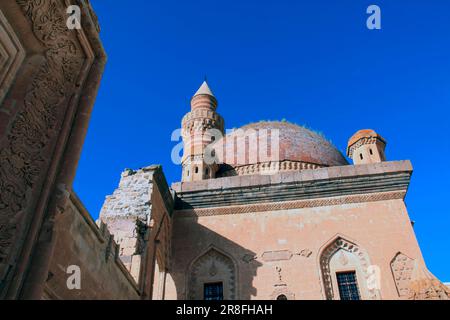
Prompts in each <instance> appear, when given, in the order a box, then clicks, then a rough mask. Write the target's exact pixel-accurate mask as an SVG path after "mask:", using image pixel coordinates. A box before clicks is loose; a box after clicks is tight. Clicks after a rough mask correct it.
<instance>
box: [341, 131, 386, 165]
mask: <svg viewBox="0 0 450 320" xmlns="http://www.w3.org/2000/svg"><path fill="white" fill-rule="evenodd" d="M385 148H386V140H384V139H383V137H382V136H380V135H379V134H378V133H376V132H375V131H373V130H370V129H365V130H359V131H358V132H356V133H355V134H354V135H353V136H352V137H351V138H350V140H349V141H348V147H347V156H348V157H350V158H352V160H353V164H365V163H376V162H382V161H386V156H385V154H384V149H385Z"/></svg>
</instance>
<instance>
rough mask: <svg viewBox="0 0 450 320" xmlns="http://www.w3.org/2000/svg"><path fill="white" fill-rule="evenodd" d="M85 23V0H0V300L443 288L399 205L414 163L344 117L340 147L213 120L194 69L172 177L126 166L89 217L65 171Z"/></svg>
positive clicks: (83, 81)
mask: <svg viewBox="0 0 450 320" xmlns="http://www.w3.org/2000/svg"><path fill="white" fill-rule="evenodd" d="M70 4H74V5H77V6H79V9H80V14H81V16H80V24H81V28H80V29H76V30H70V29H68V28H67V25H66V20H67V6H68V5H70ZM99 32H100V27H99V24H98V21H97V18H96V15H95V13H94V11H93V9H92V7H91V5H90V3H89V1H88V0H80V1H72V0H67V1H59V0H39V1H36V0H2V1H0V299H54V300H58V299H61V300H65V299H123V300H125V299H129V300H138V299H143V300H152V299H153V300H171V299H195V300H197V299H199V300H203V299H204V300H222V299H224V300H243V299H273V300H275V299H276V300H294V299H296V300H306V299H318V300H325V299H328V300H339V299H340V300H378V299H449V297H450V288H449V287H448V286H446V285H444V284H443V283H441V282H440V281H439V280H438V279H436V277H434V276H433V274H431V273H430V271H429V270H428V269H427V266H426V264H425V261H424V259H423V256H422V253H421V251H420V248H419V244H418V242H417V239H416V236H415V234H414V229H413V223H412V222H411V220H410V218H409V216H408V211H407V208H406V205H405V201H404V199H405V196H406V193H407V191H408V186H409V183H410V178H411V174H412V171H413V169H412V165H411V163H410V162H409V161H407V160H406V161H391V160H390V159H389V152H388V151H389V150H386V144H387V142H386V140H385V139H384V138H383V137H382V136H381V135H380V133H377V132H375V131H374V130H359V131H357V129H360V128H351V129H349V130H351V131H353V130H354V131H357V132H356V133H355V134H354V135H353V136H352V137H350V139H349V141H348V145H347V152H346V156H347V157H346V156H344V155H343V154H342V153H341V152H339V150H338V149H337V148H336V147H335V146H334V145H333V144H332V143H330V142H329V141H328V140H326V139H325V138H324V137H323V136H322V135H320V134H318V133H316V132H314V131H312V130H310V129H307V128H305V127H302V126H298V125H295V124H293V123H290V122H286V121H281V122H276V121H273V122H258V123H251V124H248V125H246V126H244V127H242V128H240V129H238V130H235V131H233V132H227V133H225V121H224V119H223V118H222V117H221V116H220V115H219V113H218V110H219V108H218V100H217V99H216V97H215V96H214V94H213V92H212V91H211V89H210V88H209V86H208V84H207V83H206V82H205V83H203V84H202V85H201V87H200V89H199V90H198V91H197V92H196V93H195V95H194V96H193V98H192V100H191V105H190V110H189V108H188V107H186V115H185V116H184V118H183V119H182V120H181V125H182V138H183V143H184V150H183V151H184V153H183V155H182V157H181V160H180V163H181V165H180V179H179V181H180V182H176V183H173V184H171V185H169V184H168V183H167V181H166V178H165V175H164V171H163V169H162V167H161V166H159V165H150V166H147V167H145V168H140V169H137V170H132V169H127V170H125V171H123V172H122V174H121V177H120V182H119V185H118V187H117V189H116V190H115V191H114V192H113V193H112V194H111V195H109V196H107V197H106V200H105V202H104V205H103V207H102V210H101V213H100V217H99V219H98V221H97V222H96V221H94V220H93V219H92V215H91V214H90V213H89V212H88V211H87V210H86V208H85V207H84V206H83V203H82V201H81V200H80V199H79V198H78V196H77V195H76V194H75V193H74V192H73V190H72V184H73V180H74V177H75V173H76V169H77V164H78V161H79V158H80V154H81V150H82V147H83V142H84V139H85V137H86V133H87V128H88V126H89V118H90V114H91V112H92V108H93V105H94V102H95V97H96V94H97V91H98V88H99V83H100V79H101V75H102V73H103V70H104V65H105V62H106V54H105V52H104V49H103V46H102V43H101V40H100V36H99ZM223 108H226V106H224V107H223ZM219 111H220V110H219ZM293 120H294V119H293ZM342 146H343V145H342ZM387 159H388V160H389V161H388V160H387ZM148 161H149V162H150V163H151V161H152V159H148Z"/></svg>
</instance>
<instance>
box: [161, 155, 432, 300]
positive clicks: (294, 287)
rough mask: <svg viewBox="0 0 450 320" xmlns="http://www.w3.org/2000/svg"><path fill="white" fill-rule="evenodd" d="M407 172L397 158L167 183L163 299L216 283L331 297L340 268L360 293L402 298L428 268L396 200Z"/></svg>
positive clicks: (250, 294) (230, 290) (253, 295)
mask: <svg viewBox="0 0 450 320" xmlns="http://www.w3.org/2000/svg"><path fill="white" fill-rule="evenodd" d="M411 173H412V166H411V164H410V162H409V161H399V162H384V163H377V164H367V165H356V166H341V167H330V168H322V169H315V170H304V171H300V172H285V173H279V174H275V175H270V176H263V175H254V176H242V177H228V178H221V179H215V180H208V181H201V182H191V183H185V182H183V183H181V184H180V183H177V184H174V185H173V188H174V189H175V190H176V191H177V195H178V201H177V204H176V209H177V210H176V211H175V212H174V223H173V240H172V257H173V258H172V263H171V266H172V269H171V276H172V278H173V282H174V285H173V286H172V289H171V290H170V291H168V293H167V298H171V299H176V298H178V299H186V298H188V299H202V295H203V292H202V286H203V284H204V283H208V282H222V283H223V284H224V297H225V298H229V299H231V298H234V299H275V298H276V297H277V296H279V295H281V294H283V295H285V296H286V297H288V299H338V298H339V292H337V291H336V290H337V289H336V288H337V283H336V273H337V272H343V271H355V272H356V276H357V279H358V285H359V290H360V294H361V297H362V298H363V299H404V298H406V297H407V296H408V294H409V293H410V292H409V285H410V282H411V281H412V280H413V278H414V276H413V269H417V268H419V269H420V268H422V269H425V268H426V267H425V263H424V261H423V258H422V254H421V252H420V249H419V246H418V243H417V240H416V238H415V235H414V231H413V228H412V225H411V222H410V219H409V217H408V213H407V210H406V207H405V204H404V201H403V200H404V197H405V195H406V191H407V188H408V185H409V180H410V176H411ZM378 279H379V280H378ZM374 281H375V283H374Z"/></svg>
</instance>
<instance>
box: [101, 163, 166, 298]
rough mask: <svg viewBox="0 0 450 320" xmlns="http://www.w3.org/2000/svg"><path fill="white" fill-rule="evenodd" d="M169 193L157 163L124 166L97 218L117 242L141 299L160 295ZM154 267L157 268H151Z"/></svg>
mask: <svg viewBox="0 0 450 320" xmlns="http://www.w3.org/2000/svg"><path fill="white" fill-rule="evenodd" d="M172 211H173V195H172V194H171V192H170V191H169V187H168V185H167V182H166V180H165V177H164V175H163V172H162V169H161V167H160V166H149V167H146V168H142V169H139V170H130V169H127V170H125V171H124V172H123V173H122V175H121V180H120V183H119V187H118V188H117V189H116V190H115V191H114V193H113V194H112V195H110V196H107V197H106V200H105V203H104V205H103V207H102V210H101V213H100V220H101V221H103V222H104V223H106V224H107V225H108V228H109V230H110V231H111V233H112V234H113V235H114V238H115V240H116V241H117V243H118V245H119V246H120V249H119V256H120V259H122V261H123V263H124V264H125V266H126V267H127V269H128V270H129V271H130V272H131V274H132V276H133V277H134V279H135V280H136V282H138V283H139V288H140V290H141V292H142V293H143V297H144V298H145V299H150V298H152V297H153V298H155V299H163V296H164V285H165V281H164V278H165V273H166V270H167V268H168V265H169V259H170V240H171V232H172V231H171V224H172V223H171V214H172ZM155 270H157V271H156V272H155Z"/></svg>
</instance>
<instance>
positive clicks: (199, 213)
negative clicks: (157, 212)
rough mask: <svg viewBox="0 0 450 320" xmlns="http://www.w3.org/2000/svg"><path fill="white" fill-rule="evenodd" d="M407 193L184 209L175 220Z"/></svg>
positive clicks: (396, 193) (397, 195)
mask: <svg viewBox="0 0 450 320" xmlns="http://www.w3.org/2000/svg"><path fill="white" fill-rule="evenodd" d="M405 195H406V191H390V192H380V193H369V194H364V195H349V196H345V197H332V198H323V199H311V200H298V201H284V202H271V203H261V204H249V205H239V206H232V207H214V208H203V209H183V210H178V211H175V214H174V217H175V218H187V217H189V218H190V217H203V216H216V215H229V214H245V213H254V212H267V211H278V210H289V209H302V208H312V207H324V206H335V205H342V204H349V203H360V202H373V201H383V200H394V199H403V198H404V197H405Z"/></svg>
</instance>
